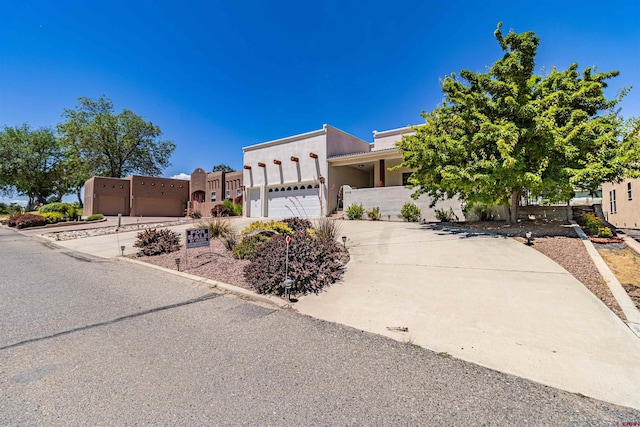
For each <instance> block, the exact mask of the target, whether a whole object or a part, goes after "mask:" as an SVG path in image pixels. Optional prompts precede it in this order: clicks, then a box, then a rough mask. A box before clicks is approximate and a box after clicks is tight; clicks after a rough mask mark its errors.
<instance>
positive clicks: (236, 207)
mask: <svg viewBox="0 0 640 427" xmlns="http://www.w3.org/2000/svg"><path fill="white" fill-rule="evenodd" d="M222 204H223V205H224V207H225V208H227V210H228V211H229V214H230V215H233V216H240V215H242V203H240V204H237V203H234V202H232V201H231V199H227V200H225V201H224V202H222Z"/></svg>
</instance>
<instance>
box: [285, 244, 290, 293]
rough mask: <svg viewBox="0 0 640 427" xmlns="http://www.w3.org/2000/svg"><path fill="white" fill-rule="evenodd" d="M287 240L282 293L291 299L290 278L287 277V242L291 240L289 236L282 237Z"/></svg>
mask: <svg viewBox="0 0 640 427" xmlns="http://www.w3.org/2000/svg"><path fill="white" fill-rule="evenodd" d="M284 240H285V242H287V251H286V255H285V256H286V258H285V260H284V294H285V296H286V297H288V299H289V301H291V279H289V242H291V236H287V237H285V238H284Z"/></svg>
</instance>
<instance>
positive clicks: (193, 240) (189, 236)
mask: <svg viewBox="0 0 640 427" xmlns="http://www.w3.org/2000/svg"><path fill="white" fill-rule="evenodd" d="M185 240H186V242H187V249H192V248H200V247H202V246H209V229H208V228H187V230H186V239H185Z"/></svg>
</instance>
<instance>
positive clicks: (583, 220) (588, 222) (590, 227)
mask: <svg viewBox="0 0 640 427" xmlns="http://www.w3.org/2000/svg"><path fill="white" fill-rule="evenodd" d="M578 222H579V223H580V225H582V226H583V227H584V228H586V231H587V233H588V234H590V235H598V234H599V229H600V228H606V227H605V225H604V222H602V220H601V219H600V218H598V217H597V216H596V215H594V214H592V213H590V212H587V213H586V214H583V215H582V216H581V217H580V218H579V219H578ZM609 232H611V229H609Z"/></svg>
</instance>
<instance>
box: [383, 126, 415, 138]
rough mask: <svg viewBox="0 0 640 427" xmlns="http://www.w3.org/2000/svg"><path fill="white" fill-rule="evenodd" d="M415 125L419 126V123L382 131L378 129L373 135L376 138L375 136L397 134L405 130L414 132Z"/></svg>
mask: <svg viewBox="0 0 640 427" xmlns="http://www.w3.org/2000/svg"><path fill="white" fill-rule="evenodd" d="M414 126H418V125H409V126H405V127H401V128H396V129H389V130H384V131H382V132H378V131H377V130H374V131H373V137H374V139H375V138H381V137H384V136H391V135H396V134H399V133H403V132H412V131H413V129H412V127H414Z"/></svg>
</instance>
